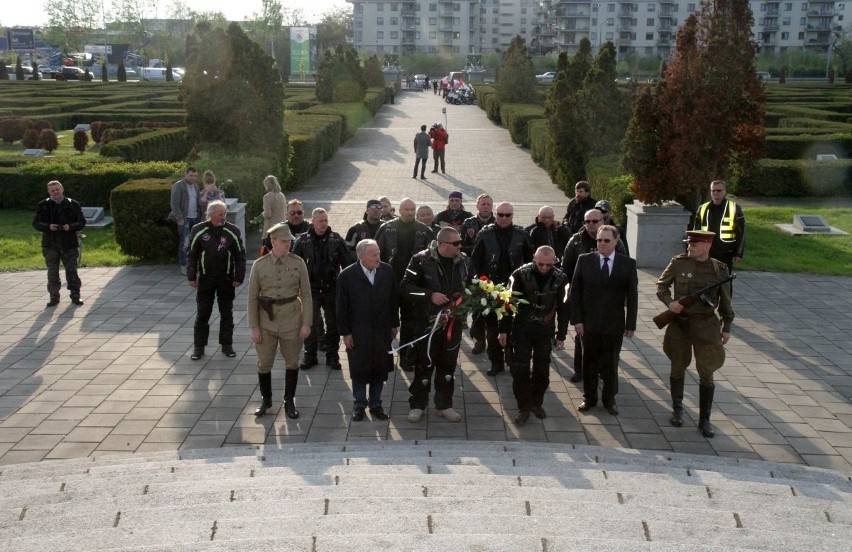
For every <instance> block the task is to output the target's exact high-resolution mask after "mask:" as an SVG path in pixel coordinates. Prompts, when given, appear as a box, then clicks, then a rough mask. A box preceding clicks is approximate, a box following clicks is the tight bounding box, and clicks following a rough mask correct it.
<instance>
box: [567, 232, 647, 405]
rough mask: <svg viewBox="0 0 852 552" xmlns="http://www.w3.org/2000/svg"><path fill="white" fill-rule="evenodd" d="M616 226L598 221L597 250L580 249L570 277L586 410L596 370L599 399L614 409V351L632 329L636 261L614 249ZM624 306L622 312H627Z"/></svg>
mask: <svg viewBox="0 0 852 552" xmlns="http://www.w3.org/2000/svg"><path fill="white" fill-rule="evenodd" d="M616 243H618V230H616V228H615V226H608V225H605V226H601V227H600V229H598V233H597V246H598V250H597V251H596V252H593V253H586V254H584V255H580V258H579V259H578V260H577V267H576V269H575V270H574V278H573V280H572V281H571V323H572V324H573V325H574V331H575V332H576V333H577V335H579V336H580V337H581V338H582V342H583V350H584V354H583V383H584V385H583V399H584V400H583V402H582V404H580V406H579V407H578V410H579V411H580V412H585V411H587V410H589V409H590V408H592V407H593V406H595V405H596V404H597V402H598V376H599V375H600V377H601V379H603V391H602V393H601V399H602V401H603V405H604V407H605V408H606V409H607V411H608V412H609V413H610V414H612V415H613V416H616V415H618V407H617V406H616V404H615V395H616V393H618V357H619V354H620V352H621V344H622V341H623V339H624V337H627V338H632V337H633V332H634V331H635V330H636V316H637V312H638V306H639V279H638V276H637V274H636V261H634V260H633V259H631V258H630V257H628V256H626V255H621V254H619V253H616V252H615V245H616ZM625 308H626V316H625Z"/></svg>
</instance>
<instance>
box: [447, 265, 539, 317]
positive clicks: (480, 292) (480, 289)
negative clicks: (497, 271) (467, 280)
mask: <svg viewBox="0 0 852 552" xmlns="http://www.w3.org/2000/svg"><path fill="white" fill-rule="evenodd" d="M520 295H522V293H521V292H520V291H512V290H511V289H509V288H507V287H506V286H505V285H504V284H495V283H494V282H492V281H491V280H489V279H488V278H487V277H485V276H480V277H479V278H474V279H473V280H472V281H471V284H470V285H469V286H468V287H467V288H465V290H464V295H460V296H459V297H458V298H456V300H455V301H453V306H452V307H451V308H450V312H449V316H452V317H453V318H464V317H466V316H467V315H468V314H472V315H474V316H487V315H489V314H491V313H492V312H493V313H494V314H496V315H497V320H500V319H502V318H503V317H504V316H507V315H509V314H511V315H514V314H516V313H517V312H518V305H522V304H527V303H529V301H527V300H526V299H521V298H520Z"/></svg>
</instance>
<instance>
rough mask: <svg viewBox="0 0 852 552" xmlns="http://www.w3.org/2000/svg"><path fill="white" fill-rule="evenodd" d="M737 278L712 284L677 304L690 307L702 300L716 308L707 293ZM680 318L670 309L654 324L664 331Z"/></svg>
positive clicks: (730, 277) (655, 318) (655, 319)
mask: <svg viewBox="0 0 852 552" xmlns="http://www.w3.org/2000/svg"><path fill="white" fill-rule="evenodd" d="M736 277H737V275H736V274H731V275H730V276H728V277H727V278H725V279H724V280H719V281H718V282H716V283H715V284H710V285H709V286H707V287H706V288H702V289H699V290H698V291H696V292H693V293H690V294H689V295H687V296H685V297H682V298H680V299H678V301H677V302H678V303H680V304H681V305H683V306H684V307H688V306H689V305H691V304H693V303H695V302H696V301H698V300H701V302H702V303H704V304H705V305H707V306H708V307H710V308H715V307H716V304H715V303H714V302H713V300H712V299H710V296H709V295H707V292H708V291H710V290H711V289H713V288H717V287H719V286H721V285H722V284H724V283H727V282H730V281H731V280H733V279H734V278H736ZM678 316H680V314H678V313H676V312H674V311H672V310H670V309H666V310H664V311H663V312H661V313H660V314H658V315H657V316H655V317H654V324H656V325H657V328H659V329H661V330H662V329H663V328H665V327H666V326H668V325H669V323H670V322H671V321H672V320H674V319H675V318H677V317H678Z"/></svg>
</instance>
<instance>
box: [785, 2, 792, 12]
mask: <svg viewBox="0 0 852 552" xmlns="http://www.w3.org/2000/svg"><path fill="white" fill-rule="evenodd" d="M784 11H793V3H792V2H787V3H786V4H784Z"/></svg>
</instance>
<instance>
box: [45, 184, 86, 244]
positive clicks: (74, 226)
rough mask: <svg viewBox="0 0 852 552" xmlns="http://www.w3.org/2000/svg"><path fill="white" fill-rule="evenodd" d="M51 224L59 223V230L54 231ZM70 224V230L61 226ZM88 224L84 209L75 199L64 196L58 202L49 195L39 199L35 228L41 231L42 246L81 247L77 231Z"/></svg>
mask: <svg viewBox="0 0 852 552" xmlns="http://www.w3.org/2000/svg"><path fill="white" fill-rule="evenodd" d="M51 224H58V225H59V226H60V229H59V230H56V231H52V230H51V229H50V225H51ZM66 224H67V225H68V227H69V228H68V231H67V232H66V231H65V230H62V229H61V227H62V226H65V225H66ZM85 226H86V217H84V216H83V209H82V208H81V207H80V204H79V203H77V202H76V201H74V200H73V199H69V198H67V197H66V198H63V199H62V201H60V202H59V204H57V203H56V202H55V201H53V200H52V199H50V198H49V197H48V198H46V199H43V200H41V201H39V203H38V206H37V207H36V214H35V218H34V219H33V228H35V229H36V230H38V231H39V232H41V233H42V234H41V246H42V247H49V248H54V247H58V248H60V249H75V248H77V247H79V244H78V242H77V232H79V231H80V230H82V229H83V228H84V227H85Z"/></svg>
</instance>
